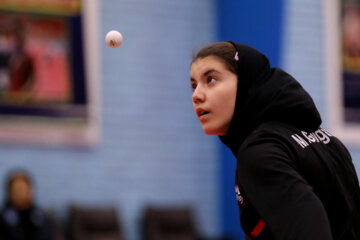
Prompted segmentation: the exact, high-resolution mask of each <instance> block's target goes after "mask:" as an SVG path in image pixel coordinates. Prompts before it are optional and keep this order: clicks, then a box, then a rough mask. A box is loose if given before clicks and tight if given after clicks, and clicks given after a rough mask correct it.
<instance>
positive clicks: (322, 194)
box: [191, 42, 360, 240]
mask: <svg viewBox="0 0 360 240" xmlns="http://www.w3.org/2000/svg"><path fill="white" fill-rule="evenodd" d="M191 87H192V89H193V95H192V101H193V106H194V110H195V112H196V114H197V116H198V118H199V120H200V123H201V125H202V128H203V131H204V132H205V133H206V134H209V135H217V136H219V137H220V140H221V141H222V142H223V143H224V144H225V145H226V146H227V147H229V148H230V149H231V150H232V152H233V154H234V155H235V157H237V168H236V172H235V194H236V199H237V201H238V205H239V208H240V222H241V226H242V228H243V230H244V232H245V234H246V239H255V240H260V239H265V240H272V239H276V240H331V239H334V240H335V239H336V240H360V187H359V180H358V177H357V173H356V171H355V168H354V165H353V162H352V159H351V156H350V153H349V152H348V150H347V149H346V147H345V146H344V145H343V144H342V143H341V141H340V140H339V139H337V138H336V137H335V136H333V135H332V134H331V133H329V132H328V131H327V130H325V129H324V128H322V127H321V122H322V121H321V117H320V114H319V112H318V110H317V108H316V106H315V104H314V102H313V100H312V98H311V96H310V95H309V94H308V93H307V92H306V91H305V90H304V89H303V87H302V86H301V85H300V84H299V82H298V81H296V80H295V79H294V78H293V77H292V76H290V75H289V74H288V73H286V72H284V71H283V70H281V69H279V68H271V67H270V62H269V60H268V59H267V57H266V56H264V55H263V54H262V53H260V52H259V51H257V50H256V49H254V48H252V47H250V46H247V45H244V44H240V43H234V42H219V43H214V44H210V45H207V46H205V47H204V48H202V49H201V50H200V51H199V52H198V53H197V54H196V55H195V57H194V58H193V61H192V63H191Z"/></svg>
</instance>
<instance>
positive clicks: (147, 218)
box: [143, 207, 197, 240]
mask: <svg viewBox="0 0 360 240" xmlns="http://www.w3.org/2000/svg"><path fill="white" fill-rule="evenodd" d="M143 224H144V225H143V234H144V238H145V239H147V240H195V239H196V237H197V234H196V231H195V226H194V220H193V213H192V210H191V209H190V208H189V207H161V208H159V207H157V208H156V207H148V208H147V209H146V210H145V213H144V222H143Z"/></svg>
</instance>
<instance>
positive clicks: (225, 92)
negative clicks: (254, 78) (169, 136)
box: [191, 56, 237, 136]
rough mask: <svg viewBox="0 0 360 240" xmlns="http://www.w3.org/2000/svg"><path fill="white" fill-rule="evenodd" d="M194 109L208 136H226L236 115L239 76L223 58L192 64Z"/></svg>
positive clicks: (208, 58) (207, 58)
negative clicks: (227, 66)
mask: <svg viewBox="0 0 360 240" xmlns="http://www.w3.org/2000/svg"><path fill="white" fill-rule="evenodd" d="M191 86H192V89H193V95H192V100H193V106H194V110H195V112H196V115H197V116H198V118H199V120H200V123H201V125H202V127H203V130H204V132H205V133H206V134H211V135H218V136H223V135H225V134H226V133H227V132H228V130H229V127H230V123H231V120H232V117H233V115H234V109H235V101H236V91H237V76H236V75H235V74H234V73H232V72H231V71H230V70H229V69H228V68H226V66H225V64H224V63H223V62H222V61H221V59H220V58H218V57H216V56H208V57H205V58H199V59H197V60H195V62H193V63H192V65H191Z"/></svg>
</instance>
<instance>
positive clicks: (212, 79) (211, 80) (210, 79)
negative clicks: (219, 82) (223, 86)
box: [208, 77, 216, 83]
mask: <svg viewBox="0 0 360 240" xmlns="http://www.w3.org/2000/svg"><path fill="white" fill-rule="evenodd" d="M215 81H216V79H215V78H214V77H209V78H208V83H213V82H215Z"/></svg>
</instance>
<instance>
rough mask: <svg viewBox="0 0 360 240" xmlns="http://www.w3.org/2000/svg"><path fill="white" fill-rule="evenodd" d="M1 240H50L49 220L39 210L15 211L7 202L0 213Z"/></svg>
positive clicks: (35, 208)
mask: <svg viewBox="0 0 360 240" xmlns="http://www.w3.org/2000/svg"><path fill="white" fill-rule="evenodd" d="M0 239H1V240H3V239H4V240H5V239H6V240H51V239H53V234H52V226H51V222H50V219H49V218H48V216H47V215H46V214H45V212H44V211H42V210H41V209H40V208H37V207H35V206H34V205H33V206H31V207H30V208H29V209H26V210H21V211H19V210H16V209H15V208H13V207H12V206H11V204H10V203H9V202H7V203H6V204H5V206H4V207H3V209H1V211H0Z"/></svg>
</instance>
